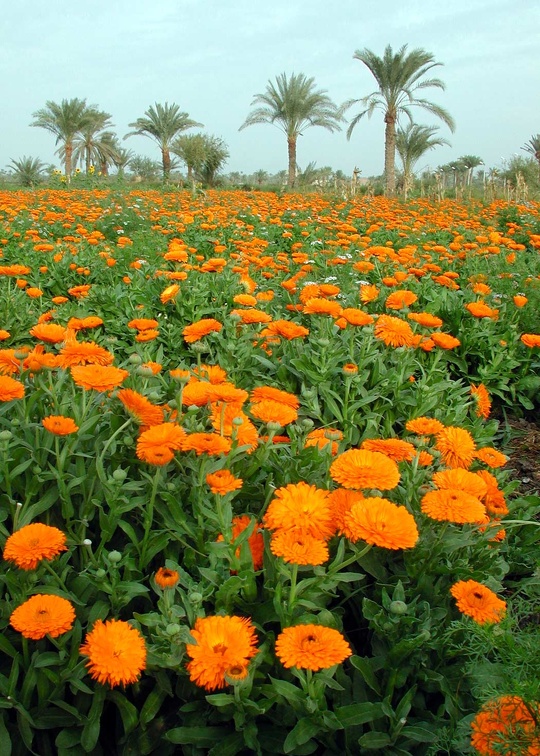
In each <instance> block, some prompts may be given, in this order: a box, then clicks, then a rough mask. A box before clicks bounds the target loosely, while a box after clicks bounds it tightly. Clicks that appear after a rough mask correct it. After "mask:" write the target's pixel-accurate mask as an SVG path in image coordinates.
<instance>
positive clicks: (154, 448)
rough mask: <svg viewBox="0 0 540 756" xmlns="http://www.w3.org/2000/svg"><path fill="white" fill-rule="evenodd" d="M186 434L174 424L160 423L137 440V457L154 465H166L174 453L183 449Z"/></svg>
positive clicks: (144, 432)
mask: <svg viewBox="0 0 540 756" xmlns="http://www.w3.org/2000/svg"><path fill="white" fill-rule="evenodd" d="M185 438H186V432H185V430H184V429H183V428H181V427H180V426H179V425H175V424H174V423H160V424H159V425H153V426H152V427H150V428H148V429H147V430H145V431H143V432H142V433H141V435H140V436H139V438H138V439H137V451H136V454H137V457H138V458H139V459H142V460H143V462H149V463H150V464H152V465H158V466H162V465H166V464H167V462H170V461H171V459H173V457H174V452H175V451H178V450H179V449H183V445H184V441H185Z"/></svg>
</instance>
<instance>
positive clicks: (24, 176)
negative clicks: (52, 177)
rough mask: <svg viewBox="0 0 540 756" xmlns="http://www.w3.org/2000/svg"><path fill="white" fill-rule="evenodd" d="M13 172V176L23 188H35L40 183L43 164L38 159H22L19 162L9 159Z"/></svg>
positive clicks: (43, 168)
mask: <svg viewBox="0 0 540 756" xmlns="http://www.w3.org/2000/svg"><path fill="white" fill-rule="evenodd" d="M11 163H12V165H11V166H9V167H10V168H12V169H13V170H14V173H13V175H14V176H15V178H16V180H17V181H19V182H20V183H21V184H22V185H23V186H35V185H36V184H38V183H39V182H40V181H41V177H42V174H43V171H44V170H45V167H46V166H45V164H44V163H42V162H41V160H40V159H39V158H32V157H22V158H19V160H14V159H13V158H12V159H11Z"/></svg>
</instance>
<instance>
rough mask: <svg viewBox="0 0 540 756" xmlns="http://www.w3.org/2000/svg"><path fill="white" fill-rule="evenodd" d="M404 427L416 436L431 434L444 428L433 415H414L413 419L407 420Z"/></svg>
mask: <svg viewBox="0 0 540 756" xmlns="http://www.w3.org/2000/svg"><path fill="white" fill-rule="evenodd" d="M405 428H406V429H407V430H408V431H410V432H411V433H416V434H417V435H418V436H432V435H436V434H437V433H440V432H441V431H442V430H444V425H443V423H441V422H440V420H435V418H433V417H416V418H415V419H414V420H407V422H406V423H405Z"/></svg>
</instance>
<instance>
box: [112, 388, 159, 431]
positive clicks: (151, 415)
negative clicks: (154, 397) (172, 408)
mask: <svg viewBox="0 0 540 756" xmlns="http://www.w3.org/2000/svg"><path fill="white" fill-rule="evenodd" d="M117 397H118V399H120V401H121V402H122V404H123V405H124V407H125V408H126V409H127V410H128V412H129V413H130V414H131V415H133V417H135V419H136V420H137V421H138V422H139V423H142V425H148V426H150V427H151V426H153V425H161V424H162V423H163V410H162V409H161V407H156V405H155V404H152V402H151V401H150V400H149V399H147V398H146V397H145V396H143V395H142V394H139V393H138V392H137V391H133V389H120V391H119V392H118V394H117Z"/></svg>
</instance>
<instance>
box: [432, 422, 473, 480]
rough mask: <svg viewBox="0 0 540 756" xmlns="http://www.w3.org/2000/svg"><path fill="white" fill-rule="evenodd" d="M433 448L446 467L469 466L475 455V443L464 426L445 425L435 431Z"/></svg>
mask: <svg viewBox="0 0 540 756" xmlns="http://www.w3.org/2000/svg"><path fill="white" fill-rule="evenodd" d="M435 448H436V449H437V450H438V451H440V452H441V455H442V458H443V460H444V464H445V465H447V466H448V467H464V468H466V469H467V468H469V467H470V466H471V463H472V461H473V460H474V458H475V455H476V444H475V443H474V439H473V437H472V436H471V434H470V433H469V432H468V431H466V430H465V429H464V428H457V427H454V426H451V425H450V426H447V427H446V428H444V429H443V430H442V431H439V433H437V441H436V444H435Z"/></svg>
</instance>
